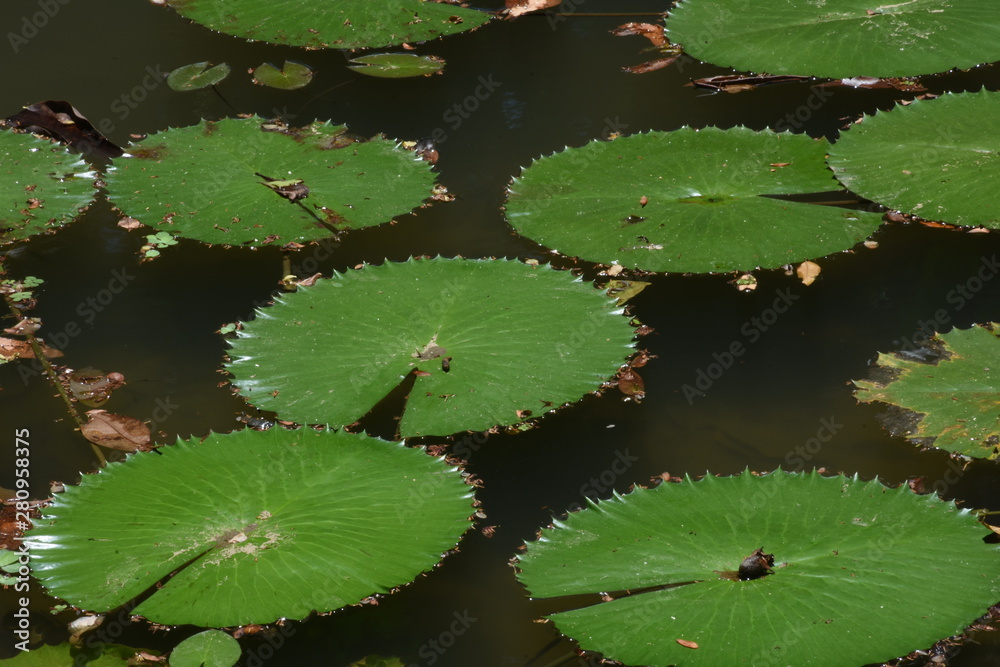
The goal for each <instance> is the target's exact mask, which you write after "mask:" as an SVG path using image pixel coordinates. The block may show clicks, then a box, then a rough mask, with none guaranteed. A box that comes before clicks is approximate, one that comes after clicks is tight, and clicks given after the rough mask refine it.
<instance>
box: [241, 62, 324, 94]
mask: <svg viewBox="0 0 1000 667" xmlns="http://www.w3.org/2000/svg"><path fill="white" fill-rule="evenodd" d="M312 78H313V71H312V70H311V69H310V68H309V66H308V65H303V64H302V63H296V62H292V61H291V60H286V61H285V64H284V65H283V66H282V68H281V69H278V68H277V67H275V66H274V65H272V64H271V63H264V64H263V65H260V66H259V67H257V69H255V70H254V71H253V81H254V83H258V84H260V85H262V86H270V87H271V88H278V89H280V90H295V89H297V88H302V87H303V86H305V85H307V84H308V83H309V82H310V81H312Z"/></svg>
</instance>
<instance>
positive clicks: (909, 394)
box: [854, 323, 1000, 459]
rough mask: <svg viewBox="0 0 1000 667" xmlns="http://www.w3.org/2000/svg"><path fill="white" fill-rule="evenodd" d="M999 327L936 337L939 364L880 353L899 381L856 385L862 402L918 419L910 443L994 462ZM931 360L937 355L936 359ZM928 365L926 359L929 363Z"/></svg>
mask: <svg viewBox="0 0 1000 667" xmlns="http://www.w3.org/2000/svg"><path fill="white" fill-rule="evenodd" d="M998 330H1000V325H997V324H992V323H991V324H987V325H983V326H975V327H972V328H971V329H953V330H952V331H950V332H949V333H945V334H938V335H936V336H935V337H934V338H933V339H931V340H932V344H935V345H943V348H942V352H943V353H944V358H942V359H940V360H939V361H937V363H928V362H927V361H925V360H921V359H920V358H919V355H917V354H910V353H908V352H907V351H905V350H903V351H899V352H896V353H895V354H879V355H878V365H879V366H881V367H882V368H886V369H891V370H892V371H893V372H894V373H897V374H898V376H897V377H896V378H895V379H894V380H893V381H891V382H889V383H888V384H885V385H882V384H880V383H878V382H873V381H868V380H855V381H854V384H855V386H856V387H857V388H858V389H857V391H856V392H855V394H854V395H855V397H856V398H857V399H858V400H859V401H861V402H862V403H869V402H871V401H880V402H882V403H888V404H890V405H897V406H899V407H901V408H903V409H905V410H907V411H911V412H914V413H916V414H917V415H918V416H919V417H920V421H919V422H918V424H917V427H916V429H915V430H914V431H913V432H912V433H908V434H907V437H908V438H910V439H919V440H921V441H923V440H924V439H926V438H934V446H935V447H939V448H941V449H945V450H948V451H951V452H955V453H957V454H964V455H966V456H974V457H980V458H990V459H992V458H996V457H997V456H998V453H1000V450H998V445H1000V408H998V406H1000V402H998V396H1000V336H998V333H997V332H998ZM934 356H935V357H936V356H937V355H934ZM928 361H929V360H928Z"/></svg>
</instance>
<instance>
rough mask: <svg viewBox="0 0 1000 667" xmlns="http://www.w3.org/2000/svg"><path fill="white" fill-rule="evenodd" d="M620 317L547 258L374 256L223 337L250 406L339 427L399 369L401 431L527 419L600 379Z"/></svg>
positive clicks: (617, 350)
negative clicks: (533, 262)
mask: <svg viewBox="0 0 1000 667" xmlns="http://www.w3.org/2000/svg"><path fill="white" fill-rule="evenodd" d="M633 333H634V332H633V328H632V327H631V326H630V325H629V323H628V319H627V318H625V317H622V316H621V311H620V310H618V309H617V306H616V305H615V303H614V302H613V301H612V300H611V299H608V298H607V297H606V296H605V295H604V294H603V293H602V292H600V291H598V290H595V289H594V288H593V287H592V286H590V285H589V284H583V283H581V282H580V281H579V280H577V279H574V278H573V276H571V275H570V274H568V273H566V272H561V271H555V270H553V269H552V268H551V267H550V266H548V265H546V266H539V267H530V266H527V265H525V264H522V263H521V262H516V261H506V260H463V259H454V260H450V259H434V260H420V261H416V260H411V261H409V262H405V263H393V262H386V263H385V264H383V265H381V266H366V267H364V268H363V269H361V270H357V271H348V272H347V273H344V274H334V275H333V277H332V278H331V279H326V280H318V281H317V282H316V284H315V286H313V287H306V288H299V290H298V291H297V292H295V293H294V294H290V295H288V296H286V297H284V298H280V299H276V300H275V303H274V305H273V306H270V307H268V308H265V309H262V310H260V311H258V317H257V318H256V319H255V320H253V321H252V322H247V323H246V324H245V325H244V327H243V330H242V331H240V332H239V337H238V338H237V339H236V340H234V341H231V342H232V346H233V350H232V352H231V353H230V355H229V356H230V357H231V358H232V360H233V361H232V362H230V363H229V364H228V369H229V371H230V372H231V373H232V374H233V384H235V385H236V386H237V387H238V388H239V389H240V392H241V393H242V394H243V396H244V397H246V399H247V400H248V401H250V402H251V403H252V404H254V405H255V406H257V407H258V408H261V409H264V410H271V411H274V412H277V413H278V414H279V415H280V416H281V417H282V418H284V419H290V420H293V421H296V422H298V423H305V424H330V425H335V426H339V425H349V424H352V423H354V422H355V421H357V420H359V419H361V418H362V417H363V416H365V415H366V414H367V413H368V412H369V411H370V410H371V409H372V408H373V407H375V405H376V404H377V403H379V401H381V400H382V399H383V398H385V397H386V395H387V394H389V392H390V391H391V390H393V389H394V388H396V387H397V386H398V385H399V384H400V382H401V381H402V380H403V379H404V378H406V377H407V376H408V375H410V374H411V373H414V374H415V375H416V377H415V384H414V385H413V388H412V390H411V391H410V392H409V399H408V400H407V402H406V406H405V410H404V412H403V415H402V419H401V421H400V424H399V430H400V433H401V434H402V435H403V436H404V437H409V436H418V435H448V434H451V433H455V432H457V431H462V430H473V431H482V430H487V429H489V428H492V427H494V426H496V425H498V424H499V425H511V424H514V423H517V422H519V421H521V417H519V416H518V411H522V414H523V413H524V411H530V412H531V413H532V414H533V415H535V416H540V415H542V414H544V413H546V412H549V411H551V410H555V409H556V408H558V407H559V406H560V405H562V404H563V403H566V402H570V401H576V400H578V399H579V398H580V397H581V396H583V395H584V394H586V393H588V392H591V391H594V390H596V389H598V388H599V387H600V385H601V383H602V381H604V380H608V379H610V378H611V377H612V376H613V375H614V374H615V373H616V372H617V371H618V368H619V367H620V366H621V365H622V363H623V362H624V360H625V358H626V357H627V356H628V355H629V354H630V353H631V350H632V347H631V346H632V343H631V340H632V338H633Z"/></svg>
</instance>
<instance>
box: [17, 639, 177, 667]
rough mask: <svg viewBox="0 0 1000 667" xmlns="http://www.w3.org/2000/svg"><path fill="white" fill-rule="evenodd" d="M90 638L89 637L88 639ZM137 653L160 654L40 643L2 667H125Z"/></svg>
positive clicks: (100, 645) (97, 645) (117, 647)
mask: <svg viewBox="0 0 1000 667" xmlns="http://www.w3.org/2000/svg"><path fill="white" fill-rule="evenodd" d="M88 639H89V638H88ZM140 650H142V651H143V652H145V653H148V654H149V655H153V656H155V655H159V653H158V652H157V651H153V650H149V649H135V648H132V647H130V646H124V645H121V644H105V643H104V642H94V641H86V640H85V641H84V645H83V646H80V647H77V646H73V645H72V644H68V643H67V644H42V645H41V646H36V647H34V648H32V649H30V650H28V651H25V652H19V653H18V655H16V656H15V657H13V658H9V659H7V660H5V661H4V664H7V665H13V666H14V667H53V666H54V665H57V666H62V665H72V666H73V667H84V666H86V667H128V665H129V664H131V663H130V662H129V660H131V659H133V658H134V657H135V655H136V653H138V652H139V651H140Z"/></svg>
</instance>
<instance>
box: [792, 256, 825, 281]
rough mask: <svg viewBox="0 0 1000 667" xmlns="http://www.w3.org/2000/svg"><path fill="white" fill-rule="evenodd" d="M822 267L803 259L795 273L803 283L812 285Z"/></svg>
mask: <svg viewBox="0 0 1000 667" xmlns="http://www.w3.org/2000/svg"><path fill="white" fill-rule="evenodd" d="M820 271H822V269H821V268H820V267H819V264H817V263H816V262H810V261H808V260H807V261H805V262H802V263H801V264H799V268H797V269H795V275H797V276H798V277H799V280H801V281H802V284H803V285H812V284H813V283H814V282H816V277H817V276H818V275H819V273H820Z"/></svg>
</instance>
